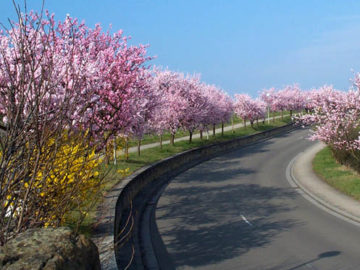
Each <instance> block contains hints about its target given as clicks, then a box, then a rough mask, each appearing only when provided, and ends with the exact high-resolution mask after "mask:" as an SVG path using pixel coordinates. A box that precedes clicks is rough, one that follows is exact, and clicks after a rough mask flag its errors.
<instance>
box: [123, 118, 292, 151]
mask: <svg viewBox="0 0 360 270" xmlns="http://www.w3.org/2000/svg"><path fill="white" fill-rule="evenodd" d="M283 114H284V120H285V118H286V117H287V116H288V115H289V114H290V112H289V111H284V113H283ZM294 114H295V112H294ZM273 115H274V116H275V117H276V116H280V115H281V112H274V113H273V112H271V113H270V118H271V121H272V117H273ZM266 117H267V116H266ZM233 119H234V125H236V124H240V123H243V120H242V119H241V118H240V117H237V116H236V115H234V118H233ZM231 125H232V122H231V121H229V122H227V123H224V127H228V126H231ZM216 128H221V124H218V125H216ZM198 133H199V131H195V132H194V134H198ZM209 134H212V126H209ZM188 135H189V133H188V132H187V131H183V130H179V131H178V132H177V133H176V135H175V138H181V137H185V136H188ZM162 139H163V141H166V140H170V133H168V132H165V133H164V134H163V136H162ZM159 141H160V137H159V136H157V135H153V134H146V135H144V137H143V139H142V140H141V144H142V145H144V144H150V143H154V142H159ZM137 144H138V141H137V140H133V139H130V140H129V147H132V146H136V145H137Z"/></svg>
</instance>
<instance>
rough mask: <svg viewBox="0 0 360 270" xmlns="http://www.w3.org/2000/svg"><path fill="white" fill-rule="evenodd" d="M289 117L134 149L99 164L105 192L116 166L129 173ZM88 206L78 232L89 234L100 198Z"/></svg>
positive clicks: (71, 224) (114, 177)
mask: <svg viewBox="0 0 360 270" xmlns="http://www.w3.org/2000/svg"><path fill="white" fill-rule="evenodd" d="M290 121H291V120H290V117H289V116H287V117H284V120H281V119H276V121H275V122H272V121H270V123H269V124H267V122H265V124H262V123H261V122H260V123H259V125H258V126H257V125H256V124H254V127H253V128H252V127H251V126H250V125H249V126H247V127H246V128H244V127H242V128H238V129H235V130H234V133H233V132H232V131H227V132H224V136H221V134H216V136H209V139H208V140H207V139H206V136H205V138H204V139H203V140H200V139H193V142H192V143H189V142H188V141H180V142H176V143H175V145H174V146H171V145H169V144H166V145H163V147H162V149H160V147H159V146H158V147H153V148H150V149H145V150H142V151H141V155H140V156H138V155H137V153H130V154H129V159H128V160H124V159H123V158H121V157H120V158H119V159H118V163H117V165H114V164H109V165H106V164H102V170H103V172H106V173H107V175H106V179H105V180H106V181H105V184H104V192H106V191H108V190H110V189H111V188H112V187H113V186H114V185H116V184H117V183H119V182H120V181H121V180H122V179H123V178H124V177H122V176H121V175H119V173H117V172H118V170H124V169H127V168H128V169H129V174H132V173H133V172H135V171H136V170H138V169H139V168H141V167H144V166H146V165H150V164H152V163H154V162H157V161H159V160H162V159H164V158H167V157H170V156H172V155H175V154H177V153H180V152H183V151H186V150H189V149H192V148H196V147H201V146H205V145H209V144H213V143H217V142H223V141H227V140H231V139H234V138H238V137H242V136H247V135H251V134H255V133H259V132H262V131H265V130H268V129H271V128H275V127H279V126H283V125H285V124H287V123H289V122H290ZM88 201H89V209H91V210H90V211H89V213H88V215H87V216H86V218H85V220H84V221H83V222H82V224H81V225H80V226H79V228H78V229H79V232H80V233H83V234H86V235H88V236H89V235H91V228H92V226H93V224H94V222H95V217H96V211H95V210H96V208H97V206H98V205H99V204H100V203H101V201H100V200H97V202H96V204H94V201H95V198H89V200H88ZM77 220H78V215H77V214H76V213H73V214H71V215H70V217H69V219H68V222H67V224H66V225H67V226H69V227H71V228H75V227H76V221H77Z"/></svg>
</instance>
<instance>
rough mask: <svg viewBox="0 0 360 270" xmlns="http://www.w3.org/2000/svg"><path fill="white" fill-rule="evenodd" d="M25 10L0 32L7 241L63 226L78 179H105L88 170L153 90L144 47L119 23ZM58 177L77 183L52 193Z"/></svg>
mask: <svg viewBox="0 0 360 270" xmlns="http://www.w3.org/2000/svg"><path fill="white" fill-rule="evenodd" d="M17 14H18V21H17V22H12V27H11V29H3V31H1V32H0V121H1V125H2V129H3V131H4V132H3V133H2V134H1V136H0V149H1V151H0V206H1V207H0V244H1V243H4V242H5V241H6V240H7V239H8V238H11V237H13V236H14V235H16V234H17V233H19V232H21V231H23V230H25V229H27V228H29V227H36V226H42V225H44V224H47V223H49V222H51V224H53V225H60V224H61V222H62V219H63V216H64V214H65V212H66V211H67V210H68V209H69V207H71V206H72V205H80V204H81V202H79V201H74V198H77V199H78V195H77V194H78V193H79V189H77V188H78V187H81V186H82V185H80V183H83V182H82V181H83V180H84V181H85V180H89V181H88V183H91V182H93V181H94V179H97V177H96V175H88V174H85V172H86V170H85V168H89V170H90V171H92V170H93V169H94V167H89V166H88V165H89V164H90V163H91V162H92V161H90V160H89V158H90V157H94V156H95V155H94V153H93V151H94V149H101V148H102V147H103V145H104V144H105V143H106V141H107V140H108V139H109V138H111V137H112V136H113V135H114V134H117V133H118V132H128V131H130V130H131V128H132V125H133V123H134V122H136V118H134V117H132V116H133V115H136V113H139V112H138V111H136V110H138V109H139V107H141V106H142V103H141V102H146V101H144V100H145V99H143V96H144V95H145V96H146V95H147V92H146V91H147V90H146V87H144V85H146V80H147V77H146V74H145V71H146V68H145V67H144V66H143V63H144V62H145V61H147V60H148V58H147V57H146V56H145V47H144V46H141V45H140V46H138V47H128V46H127V39H126V38H124V37H123V36H122V32H121V31H120V32H116V33H115V34H113V35H111V34H110V33H103V32H102V29H101V27H100V26H99V25H97V26H96V27H95V28H94V29H90V28H88V27H86V26H85V25H84V24H83V23H79V22H78V21H77V20H76V19H72V18H70V17H67V18H66V19H65V20H64V21H62V22H56V21H55V19H54V15H50V14H48V13H46V16H45V17H43V15H42V14H36V13H33V12H30V13H26V12H25V13H22V12H21V11H20V10H19V9H17ZM144 89H145V90H144ZM144 91H145V92H144ZM140 100H142V101H140ZM135 101H139V103H137V102H135ZM134 104H137V106H134ZM145 107H146V106H145ZM140 114H141V113H140ZM141 117H143V116H142V115H141V116H140V118H141ZM79 138H81V140H80V139H79ZM67 155H70V156H71V157H72V158H65V157H68V156H67ZM74 158H75V159H74ZM60 160H61V162H60ZM89 162H90V163H89ZM75 163H76V164H75ZM91 164H95V165H96V164H97V163H96V162H92V163H91ZM75 165H76V166H75ZM95 165H94V166H95ZM70 168H73V170H72V172H71V174H69V175H67V174H66V175H65V176H64V175H63V174H61V173H64V172H68V171H69V170H70ZM75 169H76V170H77V171H74V170H75ZM84 177H87V179H85V178H84ZM56 179H57V180H56ZM60 179H61V181H60ZM96 181H97V180H96ZM96 181H95V182H94V186H93V188H95V184H96ZM57 183H58V184H59V183H63V184H64V185H65V183H66V186H67V187H68V186H72V187H73V189H72V190H69V192H67V193H64V194H63V196H62V197H61V201H56V203H54V202H53V201H51V200H50V199H51V196H50V197H49V201H46V200H45V198H47V193H49V192H53V191H52V190H53V189H52V187H54V186H56V185H57ZM64 185H63V186H62V187H64ZM97 188H98V187H97ZM54 192H55V191H54ZM58 192H59V190H58ZM88 192H90V190H88ZM50 213H52V214H51V215H50ZM49 215H50V216H49Z"/></svg>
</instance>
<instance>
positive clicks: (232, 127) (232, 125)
mask: <svg viewBox="0 0 360 270" xmlns="http://www.w3.org/2000/svg"><path fill="white" fill-rule="evenodd" d="M231 130H232V133H235V130H234V116H232V117H231Z"/></svg>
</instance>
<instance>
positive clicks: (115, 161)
mask: <svg viewBox="0 0 360 270" xmlns="http://www.w3.org/2000/svg"><path fill="white" fill-rule="evenodd" d="M113 150H114V165H116V162H117V160H116V136H114V149H113Z"/></svg>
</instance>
